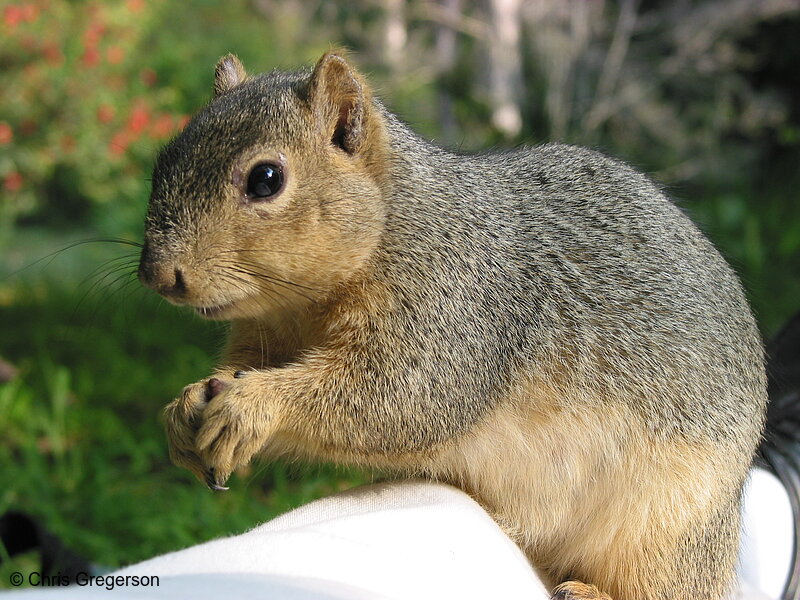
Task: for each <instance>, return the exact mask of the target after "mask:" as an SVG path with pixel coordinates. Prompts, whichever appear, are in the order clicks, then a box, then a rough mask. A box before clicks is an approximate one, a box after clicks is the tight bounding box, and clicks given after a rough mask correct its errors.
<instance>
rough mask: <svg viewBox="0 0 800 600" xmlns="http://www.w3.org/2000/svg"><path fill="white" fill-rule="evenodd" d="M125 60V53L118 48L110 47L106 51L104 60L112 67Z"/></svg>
mask: <svg viewBox="0 0 800 600" xmlns="http://www.w3.org/2000/svg"><path fill="white" fill-rule="evenodd" d="M124 58H125V51H124V50H123V49H122V48H120V47H119V46H111V47H110V48H109V49H108V50H106V59H107V60H108V62H109V63H111V64H112V65H117V64H119V63H121V62H122V60H123V59H124Z"/></svg>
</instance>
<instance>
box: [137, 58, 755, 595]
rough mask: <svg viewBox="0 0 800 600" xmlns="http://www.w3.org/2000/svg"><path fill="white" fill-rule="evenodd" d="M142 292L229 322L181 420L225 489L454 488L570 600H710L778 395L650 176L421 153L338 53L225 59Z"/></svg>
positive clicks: (740, 306) (726, 285) (730, 297)
mask: <svg viewBox="0 0 800 600" xmlns="http://www.w3.org/2000/svg"><path fill="white" fill-rule="evenodd" d="M139 278H140V279H141V281H142V282H143V283H144V284H145V285H146V286H148V287H150V288H152V289H153V290H155V291H156V292H158V293H159V294H161V295H162V296H164V297H165V298H166V299H167V300H169V301H170V302H172V303H173V304H176V305H182V306H187V307H190V308H192V309H194V310H195V311H196V312H197V313H198V314H199V315H201V316H202V317H205V318H208V319H215V320H223V321H229V322H230V331H229V335H228V339H227V343H226V346H225V349H224V352H223V357H222V360H221V362H220V365H219V366H218V367H217V368H216V370H215V371H214V372H213V373H212V374H211V375H210V376H209V377H207V378H205V379H203V380H201V381H199V382H197V383H195V384H192V385H189V386H188V387H186V388H185V389H184V390H183V392H182V393H181V395H180V396H179V397H178V398H177V399H175V400H174V401H173V402H172V403H170V404H169V405H168V406H167V407H166V409H165V421H166V428H167V434H168V439H169V445H170V457H171V459H172V460H173V462H174V463H176V464H177V465H180V466H183V467H185V468H187V469H189V470H190V471H192V472H193V473H194V474H195V475H197V477H198V478H200V479H201V480H202V481H204V482H206V483H207V485H209V487H211V488H212V489H226V488H224V484H225V482H226V481H227V479H228V477H229V475H230V474H231V473H232V471H233V470H234V469H235V468H237V467H238V466H240V465H244V464H246V463H248V461H250V460H251V458H252V457H253V456H254V455H256V454H257V453H261V454H265V455H269V456H282V455H288V456H292V457H299V458H301V459H304V460H324V461H333V462H339V463H343V464H351V465H357V466H362V467H368V468H374V469H377V470H385V471H390V472H393V473H396V474H401V475H407V476H415V477H417V476H422V477H427V478H430V479H432V480H436V481H442V482H447V483H450V484H453V485H455V486H457V487H460V488H461V489H463V490H465V491H466V492H467V493H469V494H470V495H471V496H473V497H474V498H475V499H476V500H477V501H478V502H479V503H481V505H482V506H483V507H484V508H485V509H486V510H487V511H488V512H489V513H490V514H491V515H492V516H493V517H494V518H495V520H496V521H497V522H498V523H499V524H500V525H501V527H502V528H503V529H504V530H505V531H506V532H508V533H509V535H511V536H512V538H513V539H514V540H515V541H516V542H517V544H518V545H519V546H520V547H521V548H522V549H523V551H524V552H525V553H526V555H527V556H528V558H529V560H530V562H531V564H532V565H533V566H534V567H535V568H536V570H537V572H538V573H539V574H540V575H541V576H542V578H543V579H544V581H545V582H546V584H547V585H549V586H550V587H551V589H552V594H553V598H558V599H561V600H568V599H581V600H590V599H591V600H599V599H608V598H613V599H614V600H650V599H653V600H655V599H658V600H679V599H689V598H691V599H692V600H719V599H720V598H722V597H723V596H724V595H725V594H727V593H728V592H729V591H730V589H731V586H732V585H733V576H734V566H735V563H736V558H737V549H738V538H739V511H740V503H741V494H742V488H743V484H744V482H745V479H746V476H747V473H748V469H749V467H750V465H751V461H752V458H753V455H754V452H755V450H756V448H757V446H758V443H759V440H760V437H761V434H762V428H763V424H764V414H765V407H766V402H767V394H766V376H765V369H764V352H763V345H762V342H761V338H760V335H759V332H758V329H757V326H756V323H755V320H754V317H753V316H752V313H751V311H750V308H749V306H748V302H747V300H746V297H745V294H744V292H743V290H742V287H741V285H740V283H739V280H738V279H737V277H736V275H735V274H734V272H733V270H732V269H731V268H730V267H729V265H728V264H727V263H726V261H725V260H724V259H723V258H722V257H721V255H720V254H719V253H718V251H717V250H716V249H715V248H714V246H713V245H712V244H711V242H709V241H708V240H707V238H706V237H704V235H703V234H702V233H701V232H700V231H699V229H698V228H697V227H696V226H695V225H694V224H693V223H692V222H691V220H690V219H689V218H688V217H687V216H686V215H685V214H684V213H683V212H682V211H681V210H680V209H679V208H678V207H676V205H675V204H674V203H673V202H672V201H670V200H669V199H668V198H667V197H666V196H665V195H664V194H663V193H662V191H661V190H660V189H659V188H658V187H657V186H656V185H655V184H654V183H652V182H651V181H650V180H649V179H648V178H647V177H646V176H644V175H642V174H640V173H639V172H637V171H636V170H634V169H633V168H631V167H629V166H627V165H626V164H624V163H622V162H619V161H617V160H615V159H612V158H608V157H606V156H604V155H602V154H600V153H598V152H595V151H592V150H589V149H585V148H581V147H576V146H570V145H562V144H555V143H553V144H545V145H541V146H538V147H521V148H517V149H513V150H507V151H489V152H483V153H478V154H464V153H455V152H452V151H449V150H446V149H443V148H441V147H438V146H436V145H435V144H433V143H431V142H428V141H426V140H423V139H422V138H421V137H419V136H418V135H416V134H415V133H414V132H412V131H411V129H410V128H409V127H408V126H407V125H405V124H404V123H402V122H401V121H400V119H399V118H398V117H396V116H395V115H393V114H392V113H391V112H390V111H389V110H388V109H387V108H386V107H385V105H384V104H383V103H382V102H381V101H380V100H379V99H377V98H376V97H375V95H374V93H373V91H372V89H371V88H370V85H369V84H368V82H367V79H366V77H365V76H364V75H362V74H361V73H360V71H359V70H358V69H357V68H356V67H355V66H354V65H353V62H352V60H351V59H350V58H349V57H347V56H346V55H344V54H343V53H341V52H338V51H335V50H332V51H329V52H327V53H325V54H324V55H323V56H322V57H321V59H320V60H319V61H318V62H317V63H316V65H315V66H314V67H313V69H311V68H306V69H300V70H298V71H292V72H289V71H280V70H275V71H272V72H270V73H265V74H261V75H257V76H249V75H247V74H246V72H245V69H244V67H243V66H242V64H241V62H240V61H239V60H238V59H237V58H236V57H235V56H233V55H227V56H225V57H223V58H221V59H220V61H219V62H218V64H217V66H216V71H215V82H214V96H213V99H212V100H211V101H210V102H209V103H208V104H207V105H206V106H205V107H204V108H202V109H201V110H200V112H199V113H198V114H197V115H196V116H195V117H194V118H193V119H192V120H191V121H190V122H189V123H188V125H187V126H186V127H185V128H184V129H183V131H182V132H180V133H179V134H178V135H177V136H176V138H175V139H173V140H172V141H171V142H169V143H168V144H167V145H166V147H164V148H163V150H162V151H161V152H160V154H159V155H158V157H157V160H156V162H155V166H154V170H153V178H152V191H151V196H150V201H149V206H148V209H147V214H146V219H145V236H144V245H143V250H142V254H141V260H140V265H139Z"/></svg>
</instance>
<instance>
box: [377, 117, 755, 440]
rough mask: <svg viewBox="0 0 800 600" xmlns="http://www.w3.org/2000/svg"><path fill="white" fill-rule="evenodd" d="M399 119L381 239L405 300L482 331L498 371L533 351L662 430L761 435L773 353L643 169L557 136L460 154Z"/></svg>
mask: <svg viewBox="0 0 800 600" xmlns="http://www.w3.org/2000/svg"><path fill="white" fill-rule="evenodd" d="M388 120H389V123H390V125H389V131H390V140H391V141H392V147H393V153H392V157H393V161H394V162H393V170H394V173H395V174H396V179H395V182H394V185H393V188H392V191H391V193H390V194H389V198H390V200H389V201H388V206H389V210H388V213H387V220H386V226H385V231H384V235H383V238H382V244H381V247H380V249H381V255H382V256H383V260H384V261H385V263H386V266H385V267H384V268H385V269H386V270H387V274H388V276H389V277H390V278H391V279H392V280H393V281H394V282H395V283H396V291H397V293H398V294H400V295H401V296H402V295H407V296H408V305H409V306H411V305H414V306H415V307H416V308H415V310H416V311H418V312H419V311H421V310H422V308H421V307H422V306H427V308H428V311H426V312H427V318H428V319H429V320H430V319H433V320H438V321H440V323H439V326H440V327H441V328H442V331H450V332H452V335H453V336H455V337H456V338H457V339H458V341H459V344H462V345H463V344H465V343H468V342H469V341H470V340H473V339H474V341H475V344H474V346H473V347H471V348H470V350H471V351H472V352H471V353H467V354H468V356H470V357H471V360H472V359H474V360H476V362H477V363H480V362H481V360H484V359H485V360H488V361H490V362H494V363H497V365H496V366H497V367H498V368H496V369H490V370H488V372H489V373H492V374H495V375H498V376H500V375H501V374H502V373H504V372H511V371H513V370H514V369H516V368H517V366H518V365H520V364H535V365H537V367H538V368H541V367H545V368H546V369H548V370H550V372H549V373H548V372H543V373H542V377H543V378H546V379H548V380H549V381H550V382H551V383H554V382H559V384H560V386H561V388H562V390H563V391H564V392H565V393H566V394H569V392H570V390H573V389H580V390H582V392H581V393H582V395H583V396H584V397H586V392H587V390H592V392H593V393H594V399H595V400H596V401H597V402H603V401H605V400H618V399H620V398H625V399H626V401H630V402H635V403H637V404H638V405H639V408H640V409H641V411H642V414H643V415H646V416H647V420H648V424H649V426H650V427H651V428H652V430H653V432H654V433H656V434H659V435H661V434H663V435H671V434H680V435H685V436H687V437H689V438H697V437H698V436H699V437H703V438H709V437H710V438H713V439H717V440H720V441H722V440H728V441H729V442H732V443H735V444H736V445H740V447H744V446H747V447H750V446H752V445H754V444H756V441H757V439H758V437H759V436H760V432H761V428H762V422H761V420H760V419H753V415H754V414H760V413H761V412H763V407H764V405H765V402H766V397H765V392H764V390H765V376H764V373H763V368H762V364H763V350H762V346H761V342H760V337H759V333H758V329H757V326H756V324H755V320H754V318H753V316H752V314H751V313H750V311H749V309H748V307H747V306H748V305H747V301H746V298H745V295H744V292H743V290H742V288H741V285H740V284H739V281H738V279H737V277H736V275H735V274H734V272H733V271H732V269H731V268H730V267H729V266H728V264H727V263H726V262H725V260H724V259H723V258H722V257H721V256H720V254H719V252H718V251H717V250H716V249H715V248H714V247H713V245H712V244H711V243H710V242H709V241H708V240H707V239H706V238H705V237H704V236H703V234H702V233H701V232H700V231H699V230H698V229H697V227H696V226H695V225H694V224H693V223H692V222H691V221H690V219H689V218H688V217H687V216H686V215H685V214H684V213H683V212H682V211H681V210H680V209H679V208H678V207H676V206H675V205H674V204H673V203H672V202H671V201H670V200H669V199H668V198H667V197H666V196H665V195H664V194H663V193H662V192H661V190H659V189H658V188H657V187H656V186H655V185H654V184H653V183H652V182H651V181H650V180H649V179H648V178H647V177H645V176H644V175H642V174H641V173H639V172H637V171H635V170H634V169H632V168H631V167H629V166H627V165H626V164H624V163H621V162H619V161H616V160H614V159H611V158H609V157H607V156H604V155H603V154H600V153H598V152H595V151H592V150H589V149H586V148H581V147H576V146H568V145H561V144H547V145H542V146H538V147H534V148H520V149H516V150H511V151H503V152H487V153H481V154H474V155H468V154H455V153H450V152H447V151H445V150H442V149H440V148H438V147H435V146H433V145H430V144H429V143H427V142H425V141H423V140H421V139H419V138H418V137H417V136H416V135H415V134H413V133H412V132H410V131H409V130H408V129H407V128H406V127H405V126H404V125H403V124H401V123H399V122H398V121H397V120H396V119H394V118H392V117H391V116H388ZM429 326H430V327H433V325H432V324H431V325H429ZM482 348H491V349H492V350H490V351H489V352H491V353H496V356H495V357H492V356H485V357H484V356H480V357H479V358H478V356H479V355H480V354H481V349H482ZM476 353H477V355H478V356H476ZM467 362H470V361H467ZM473 371H474V370H473ZM466 372H469V366H468V365H465V376H466ZM484 375H485V373H484ZM473 377H475V375H473ZM474 383H477V382H474ZM492 383H493V384H494V385H495V386H496V384H497V382H496V381H495V382H492ZM488 387H492V386H488ZM565 402H569V401H568V400H565Z"/></svg>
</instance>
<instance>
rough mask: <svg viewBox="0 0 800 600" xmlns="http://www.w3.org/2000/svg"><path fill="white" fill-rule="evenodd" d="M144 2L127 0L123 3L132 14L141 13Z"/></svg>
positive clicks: (141, 0)
mask: <svg viewBox="0 0 800 600" xmlns="http://www.w3.org/2000/svg"><path fill="white" fill-rule="evenodd" d="M144 5H145V2H144V0H128V1H127V2H126V3H125V6H127V7H128V10H129V11H131V12H132V13H138V12H141V11H142V10H143V9H144Z"/></svg>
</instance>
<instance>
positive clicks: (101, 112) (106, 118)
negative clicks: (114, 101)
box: [97, 104, 114, 123]
mask: <svg viewBox="0 0 800 600" xmlns="http://www.w3.org/2000/svg"><path fill="white" fill-rule="evenodd" d="M97 120H98V121H100V122H101V123H110V122H111V121H113V120H114V107H113V106H111V105H110V104H101V105H100V107H99V108H98V109H97Z"/></svg>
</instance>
